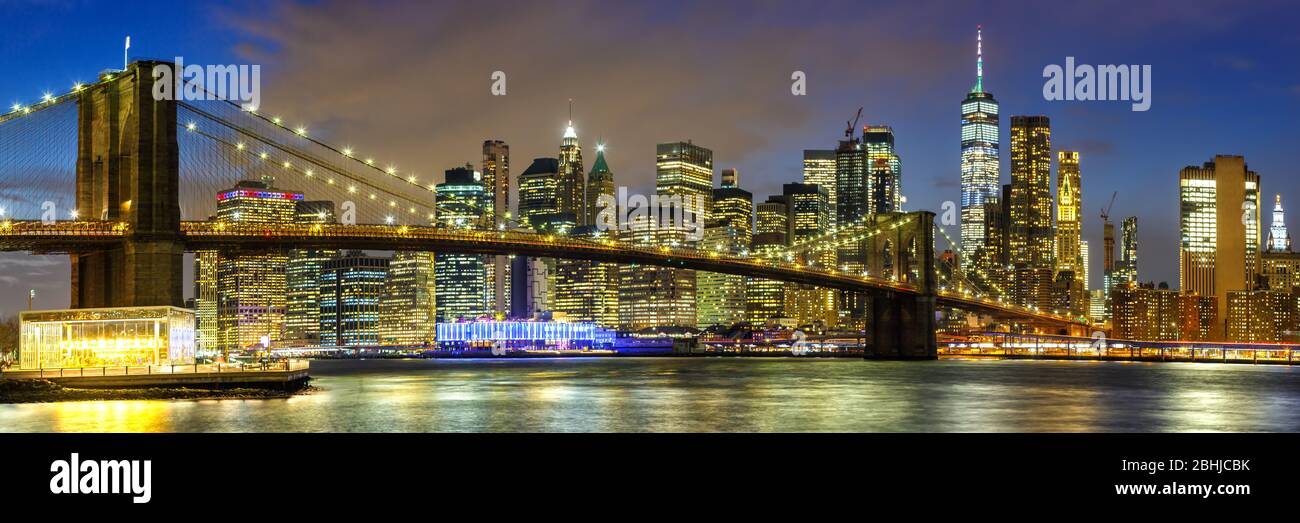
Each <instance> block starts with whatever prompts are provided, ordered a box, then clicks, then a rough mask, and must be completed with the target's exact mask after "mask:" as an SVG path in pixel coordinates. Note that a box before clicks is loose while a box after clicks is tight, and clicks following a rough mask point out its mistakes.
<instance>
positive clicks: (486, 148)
mask: <svg viewBox="0 0 1300 523" xmlns="http://www.w3.org/2000/svg"><path fill="white" fill-rule="evenodd" d="M482 167H483V171H482V172H483V186H484V187H486V188H487V189H488V193H489V196H488V197H489V201H490V202H491V208H492V214H493V216H494V217H495V220H494V222H493V225H494V226H496V227H498V228H500V227H503V226H507V224H508V223H509V222H510V220H511V214H510V146H509V145H506V143H505V142H503V141H501V140H484V141H483V166H482ZM487 280H488V282H487V290H488V305H489V306H490V308H491V309H492V312H493V313H495V314H497V315H499V316H502V317H504V315H505V314H506V313H508V312H510V260H509V258H508V257H506V256H500V255H498V256H491V257H489V258H488V266H487Z"/></svg>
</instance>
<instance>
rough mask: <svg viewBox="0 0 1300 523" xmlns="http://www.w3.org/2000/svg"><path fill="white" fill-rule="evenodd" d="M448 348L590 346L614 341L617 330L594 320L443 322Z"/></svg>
mask: <svg viewBox="0 0 1300 523" xmlns="http://www.w3.org/2000/svg"><path fill="white" fill-rule="evenodd" d="M437 331H438V346H439V347H440V348H444V349H465V348H475V347H477V348H488V347H493V348H495V347H498V346H499V347H501V348H504V349H525V350H527V349H533V350H536V349H543V350H565V349H570V350H571V349H589V348H600V347H607V346H610V345H612V344H613V342H614V337H615V333H614V332H613V331H610V330H608V329H603V328H600V327H599V326H597V325H595V324H592V323H578V322H567V321H565V322H559V321H476V322H462V323H439V324H438V326H437Z"/></svg>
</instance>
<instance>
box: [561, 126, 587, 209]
mask: <svg viewBox="0 0 1300 523" xmlns="http://www.w3.org/2000/svg"><path fill="white" fill-rule="evenodd" d="M569 110H570V112H572V110H573V109H572V105H570V109H569ZM557 167H558V172H559V175H558V176H557V178H556V184H555V206H556V208H557V209H558V212H562V213H570V214H572V215H573V216H574V217H576V219H577V225H586V224H587V204H586V196H587V186H586V178H585V175H586V171H585V169H583V167H582V146H581V145H578V132H577V131H575V130H574V129H573V120H572V115H570V120H569V126H568V127H565V128H564V138H563V139H562V140H561V142H560V156H559V164H558V166H557Z"/></svg>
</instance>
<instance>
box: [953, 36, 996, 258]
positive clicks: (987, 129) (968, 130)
mask: <svg viewBox="0 0 1300 523" xmlns="http://www.w3.org/2000/svg"><path fill="white" fill-rule="evenodd" d="M975 41H976V44H975V55H976V60H975V86H974V87H973V88H971V90H970V92H969V93H967V94H966V99H965V100H962V103H961V245H962V252H961V255H962V259H963V260H975V259H976V254H977V251H978V250H979V249H980V248H981V247H983V246H984V243H985V239H986V238H987V237H986V236H985V230H986V227H987V224H986V223H985V215H984V212H985V209H986V205H987V204H989V203H990V202H996V201H997V200H998V188H999V184H1000V183H1001V181H1000V180H1001V178H1000V176H1001V170H1000V165H999V158H1000V152H999V150H998V123H999V122H998V101H997V100H995V99H994V98H993V94H992V93H989V92H986V91H985V90H984V35H983V31H982V30H977V31H976V36H975ZM967 263H969V262H967Z"/></svg>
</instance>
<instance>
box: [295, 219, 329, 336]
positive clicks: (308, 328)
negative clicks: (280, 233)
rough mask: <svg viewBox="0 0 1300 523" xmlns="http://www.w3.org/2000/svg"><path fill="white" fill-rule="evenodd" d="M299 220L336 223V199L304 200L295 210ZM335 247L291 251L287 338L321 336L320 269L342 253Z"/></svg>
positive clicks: (299, 221) (297, 220)
mask: <svg viewBox="0 0 1300 523" xmlns="http://www.w3.org/2000/svg"><path fill="white" fill-rule="evenodd" d="M295 214H296V216H297V217H296V219H295V221H296V222H297V223H313V224H315V223H319V224H326V223H334V202H330V201H312V202H308V201H301V202H298V205H297V210H296V212H295ZM338 254H339V253H338V251H337V250H334V249H294V250H291V251H289V262H288V265H287V266H286V269H285V289H286V291H287V293H286V295H285V319H284V338H285V339H286V340H302V341H306V342H308V343H314V342H316V341H317V340H318V339H319V337H320V303H319V297H320V271H321V268H322V267H323V266H324V264H325V262H326V261H328V260H332V259H334V258H336V257H337V256H338Z"/></svg>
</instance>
